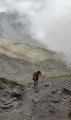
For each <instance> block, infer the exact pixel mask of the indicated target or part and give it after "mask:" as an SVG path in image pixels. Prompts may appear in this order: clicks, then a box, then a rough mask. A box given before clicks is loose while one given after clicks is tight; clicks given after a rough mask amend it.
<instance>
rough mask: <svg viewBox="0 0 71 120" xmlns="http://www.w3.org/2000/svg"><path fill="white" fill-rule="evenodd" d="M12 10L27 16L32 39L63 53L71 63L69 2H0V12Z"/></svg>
mask: <svg viewBox="0 0 71 120" xmlns="http://www.w3.org/2000/svg"><path fill="white" fill-rule="evenodd" d="M14 9H15V10H17V11H18V12H19V13H20V14H21V17H22V16H23V15H24V14H26V15H27V16H28V18H29V21H30V23H31V26H30V34H31V37H32V38H35V39H37V40H38V41H40V42H42V43H44V44H45V45H47V48H50V49H52V50H55V51H59V52H63V53H64V54H65V55H66V56H67V57H66V59H67V62H68V64H70V63H71V53H70V50H71V49H70V46H71V0H2V1H1V0H0V11H1V12H2V11H8V10H11V11H12V10H14Z"/></svg>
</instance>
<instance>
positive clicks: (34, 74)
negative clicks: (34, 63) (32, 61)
mask: <svg viewBox="0 0 71 120" xmlns="http://www.w3.org/2000/svg"><path fill="white" fill-rule="evenodd" d="M35 76H36V72H34V73H33V80H34V77H35Z"/></svg>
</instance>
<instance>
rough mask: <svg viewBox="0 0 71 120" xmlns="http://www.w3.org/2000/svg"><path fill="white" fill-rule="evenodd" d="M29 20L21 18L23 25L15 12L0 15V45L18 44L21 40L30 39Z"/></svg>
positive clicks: (24, 17) (25, 17)
mask: <svg viewBox="0 0 71 120" xmlns="http://www.w3.org/2000/svg"><path fill="white" fill-rule="evenodd" d="M29 25H30V23H29V20H28V18H27V16H26V15H24V16H23V23H22V22H21V21H20V14H19V13H18V12H17V11H13V12H1V13H0V43H9V42H12V43H13V42H20V41H22V39H26V38H27V39H28V37H29V39H30V35H29V30H28V28H29V27H27V26H29Z"/></svg>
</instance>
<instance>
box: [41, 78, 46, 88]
mask: <svg viewBox="0 0 71 120" xmlns="http://www.w3.org/2000/svg"><path fill="white" fill-rule="evenodd" d="M44 78H45V76H44V77H43V79H42V81H41V87H42V86H43V81H44Z"/></svg>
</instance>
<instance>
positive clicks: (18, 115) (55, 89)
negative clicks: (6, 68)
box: [0, 78, 71, 120]
mask: <svg viewBox="0 0 71 120" xmlns="http://www.w3.org/2000/svg"><path fill="white" fill-rule="evenodd" d="M70 111H71V79H70V80H66V81H63V82H44V83H41V82H40V83H39V84H38V86H37V89H36V90H35V89H34V88H33V84H32V83H28V84H27V85H26V86H23V85H19V84H18V83H17V82H14V81H9V80H7V79H6V78H0V120H19V119H20V120H70V119H71V112H70Z"/></svg>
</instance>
